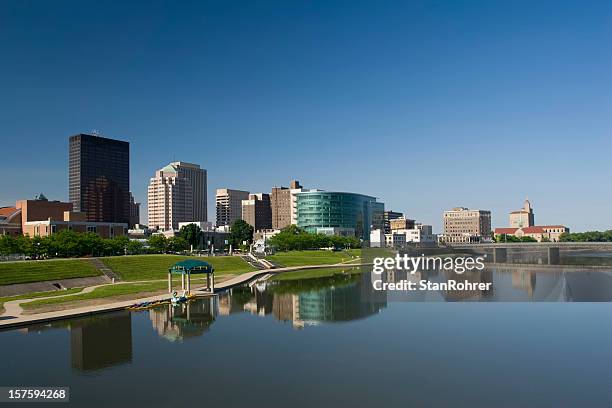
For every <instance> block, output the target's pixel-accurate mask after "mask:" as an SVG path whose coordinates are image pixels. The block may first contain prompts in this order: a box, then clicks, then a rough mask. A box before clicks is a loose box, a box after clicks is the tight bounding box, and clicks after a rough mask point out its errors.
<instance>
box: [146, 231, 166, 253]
mask: <svg viewBox="0 0 612 408" xmlns="http://www.w3.org/2000/svg"><path fill="white" fill-rule="evenodd" d="M149 248H150V249H151V252H154V253H156V254H164V253H166V251H167V248H168V240H167V239H166V237H165V236H164V235H161V234H157V235H151V237H149Z"/></svg>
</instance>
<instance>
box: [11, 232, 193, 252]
mask: <svg viewBox="0 0 612 408" xmlns="http://www.w3.org/2000/svg"><path fill="white" fill-rule="evenodd" d="M188 248H189V245H188V243H187V241H186V240H185V239H184V238H182V237H180V236H177V237H172V238H166V237H164V236H163V235H153V236H151V237H150V238H149V240H148V245H146V246H145V245H144V244H143V243H142V242H140V241H130V239H129V238H128V237H127V236H119V237H114V238H107V239H105V238H102V237H100V236H99V235H98V234H95V233H92V232H87V233H79V232H74V231H70V230H63V231H59V232H58V233H56V234H51V235H48V236H45V237H40V236H35V237H30V236H28V235H25V236H24V235H21V236H18V237H11V236H9V235H2V236H0V255H3V256H8V255H24V256H26V257H29V258H32V259H47V258H70V257H81V256H112V255H126V254H130V255H135V254H144V253H165V252H180V251H184V250H186V249H188Z"/></svg>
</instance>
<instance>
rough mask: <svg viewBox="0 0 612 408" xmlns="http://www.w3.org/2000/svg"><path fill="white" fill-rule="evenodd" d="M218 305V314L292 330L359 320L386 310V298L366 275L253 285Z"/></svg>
mask: <svg viewBox="0 0 612 408" xmlns="http://www.w3.org/2000/svg"><path fill="white" fill-rule="evenodd" d="M218 301H219V312H220V313H221V314H224V315H229V314H232V313H242V312H245V311H246V312H249V313H251V314H254V315H259V316H266V315H273V316H274V317H275V318H276V319H277V320H280V321H284V322H291V323H292V325H293V327H295V328H303V327H304V326H307V325H316V324H320V323H324V322H343V321H350V320H356V319H362V318H365V317H368V316H370V315H373V314H376V313H378V312H379V311H380V310H381V309H383V308H385V307H386V306H387V299H386V294H384V293H381V292H378V291H375V290H374V288H373V287H372V285H371V284H370V282H369V277H368V275H367V274H348V273H340V274H336V275H333V276H331V277H325V278H311V279H300V280H287V281H272V282H270V281H266V282H257V283H254V284H251V285H249V286H242V287H238V288H234V289H231V290H229V291H227V292H226V293H223V294H220V295H219V300H218Z"/></svg>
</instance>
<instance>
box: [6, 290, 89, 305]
mask: <svg viewBox="0 0 612 408" xmlns="http://www.w3.org/2000/svg"><path fill="white" fill-rule="evenodd" d="M81 290H83V289H82V288H73V289H68V290H54V291H53V292H34V293H26V294H25V295H15V296H5V297H0V310H3V309H4V304H5V303H6V302H10V301H11V300H19V299H35V298H41V297H47V296H64V295H70V294H72V293H78V292H80V291H81Z"/></svg>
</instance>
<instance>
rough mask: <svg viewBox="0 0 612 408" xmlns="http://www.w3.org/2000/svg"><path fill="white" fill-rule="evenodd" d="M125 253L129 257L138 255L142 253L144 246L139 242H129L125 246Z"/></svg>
mask: <svg viewBox="0 0 612 408" xmlns="http://www.w3.org/2000/svg"><path fill="white" fill-rule="evenodd" d="M127 252H128V254H130V255H138V254H141V253H142V252H144V245H143V243H142V242H140V241H136V240H130V242H128V244H127Z"/></svg>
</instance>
